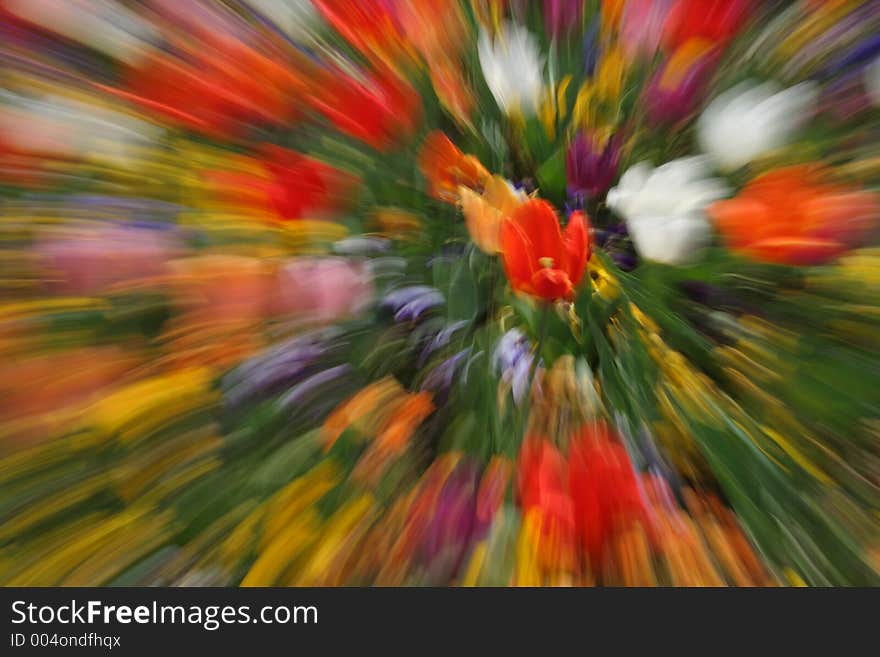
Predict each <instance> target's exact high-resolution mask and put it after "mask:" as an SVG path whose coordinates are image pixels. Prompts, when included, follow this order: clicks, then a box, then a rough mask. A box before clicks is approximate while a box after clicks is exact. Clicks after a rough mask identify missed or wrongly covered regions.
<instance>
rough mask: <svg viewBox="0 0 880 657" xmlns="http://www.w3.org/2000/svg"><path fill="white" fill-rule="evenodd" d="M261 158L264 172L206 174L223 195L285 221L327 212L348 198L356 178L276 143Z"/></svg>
mask: <svg viewBox="0 0 880 657" xmlns="http://www.w3.org/2000/svg"><path fill="white" fill-rule="evenodd" d="M262 150H263V159H262V160H260V161H259V164H260V165H262V168H263V169H264V170H265V175H259V174H257V173H250V172H238V171H209V172H206V173H205V176H206V178H207V179H208V180H210V181H211V182H212V183H213V184H214V186H215V188H216V189H217V193H218V195H220V196H221V198H223V199H225V200H229V201H238V202H243V203H252V204H255V205H256V206H258V207H260V208H261V209H264V210H267V211H268V212H270V213H271V214H273V215H275V216H276V217H277V218H279V219H282V220H287V219H301V218H303V217H307V216H309V215H320V214H326V213H328V212H331V211H333V210H335V209H337V208H338V207H339V206H340V205H341V204H342V203H343V202H344V200H345V199H346V197H347V192H348V190H349V189H350V188H351V186H352V184H353V182H354V178H353V177H352V176H351V175H350V174H348V173H345V172H343V171H340V170H339V169H336V168H334V167H332V166H330V165H329V164H325V163H324V162H320V161H319V160H315V159H312V158H310V157H306V156H305V155H303V154H302V153H297V152H296V151H291V150H287V149H284V148H280V147H278V146H274V145H268V146H265V147H264V148H263V149H262Z"/></svg>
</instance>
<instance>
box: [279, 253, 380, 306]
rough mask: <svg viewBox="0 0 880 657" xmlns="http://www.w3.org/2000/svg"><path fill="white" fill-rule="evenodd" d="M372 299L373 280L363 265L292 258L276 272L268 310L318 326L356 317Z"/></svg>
mask: <svg viewBox="0 0 880 657" xmlns="http://www.w3.org/2000/svg"><path fill="white" fill-rule="evenodd" d="M372 298H373V279H372V276H371V274H370V270H369V266H368V264H367V263H366V262H365V261H361V260H349V259H346V258H335V257H324V258H296V259H293V260H290V261H288V262H287V263H286V264H284V265H283V266H282V267H281V268H280V269H279V271H278V274H277V276H276V280H275V292H274V296H273V299H272V309H273V311H274V312H275V313H277V314H295V315H301V316H303V317H305V318H308V319H312V320H316V321H319V322H332V321H334V320H336V319H339V318H341V317H345V316H346V315H351V314H354V313H357V312H358V311H360V310H361V309H363V308H364V307H365V306H366V305H368V304H369V302H370V301H371V300H372Z"/></svg>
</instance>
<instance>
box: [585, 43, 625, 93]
mask: <svg viewBox="0 0 880 657" xmlns="http://www.w3.org/2000/svg"><path fill="white" fill-rule="evenodd" d="M626 71H627V68H626V58H625V57H624V56H623V51H622V50H621V49H620V46H617V45H615V46H612V47H609V48H605V49H603V50H602V53H601V54H600V55H599V61H598V63H597V64H596V75H595V76H594V79H593V83H592V87H593V92H594V93H595V96H596V98H597V99H598V100H600V101H603V102H606V103H617V102H618V101H619V100H620V97H621V95H622V94H623V84H624V81H625V79H626Z"/></svg>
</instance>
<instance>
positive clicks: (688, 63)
mask: <svg viewBox="0 0 880 657" xmlns="http://www.w3.org/2000/svg"><path fill="white" fill-rule="evenodd" d="M715 63H716V57H715V56H714V55H713V54H712V52H711V44H710V43H709V42H707V41H702V40H699V39H692V40H690V41H688V42H687V43H685V44H683V45H682V46H681V47H679V48H678V49H677V50H676V51H675V52H674V53H673V54H672V56H671V57H670V58H669V59H668V60H667V61H666V62H665V63H664V64H663V65H661V67H660V68H659V70H658V71H657V72H656V73H655V74H654V76H653V77H652V78H651V79H650V81H649V82H648V84H647V86H646V87H645V90H644V99H645V113H646V116H647V118H648V119H649V121H650V122H651V123H653V124H654V125H660V124H664V123H675V122H676V121H680V120H682V119H684V118H687V117H688V116H690V114H691V113H692V112H693V111H694V110H695V109H696V108H697V107H698V106H699V105H700V103H702V101H703V96H704V93H705V87H706V85H707V83H708V81H709V78H710V77H711V75H712V73H713V71H714V69H715Z"/></svg>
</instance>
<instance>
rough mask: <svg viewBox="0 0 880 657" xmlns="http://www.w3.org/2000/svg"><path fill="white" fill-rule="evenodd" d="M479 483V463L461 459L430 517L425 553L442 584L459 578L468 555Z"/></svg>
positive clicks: (424, 544)
mask: <svg viewBox="0 0 880 657" xmlns="http://www.w3.org/2000/svg"><path fill="white" fill-rule="evenodd" d="M478 485H479V469H478V468H477V465H476V464H475V463H473V462H472V461H469V460H462V461H460V462H459V463H458V465H457V466H456V468H455V470H453V471H452V473H451V474H450V475H449V477H448V478H447V479H446V482H445V483H444V485H443V488H442V489H441V490H440V494H439V495H438V497H437V502H436V504H435V506H434V509H433V513H432V514H431V515H430V517H429V518H428V519H427V525H426V527H425V533H424V536H423V539H422V545H421V555H422V557H423V558H424V559H425V562H426V564H427V567H428V568H429V570H430V571H431V574H432V576H433V577H432V579H433V578H436V580H437V581H438V582H439V583H443V584H445V583H447V582H448V581H449V579H451V578H452V577H455V575H456V573H457V572H458V571H459V569H460V568H461V566H462V563H463V561H464V558H465V556H466V555H467V551H468V548H469V547H470V544H471V541H472V539H473V532H474V528H475V523H476V513H477V487H478Z"/></svg>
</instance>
